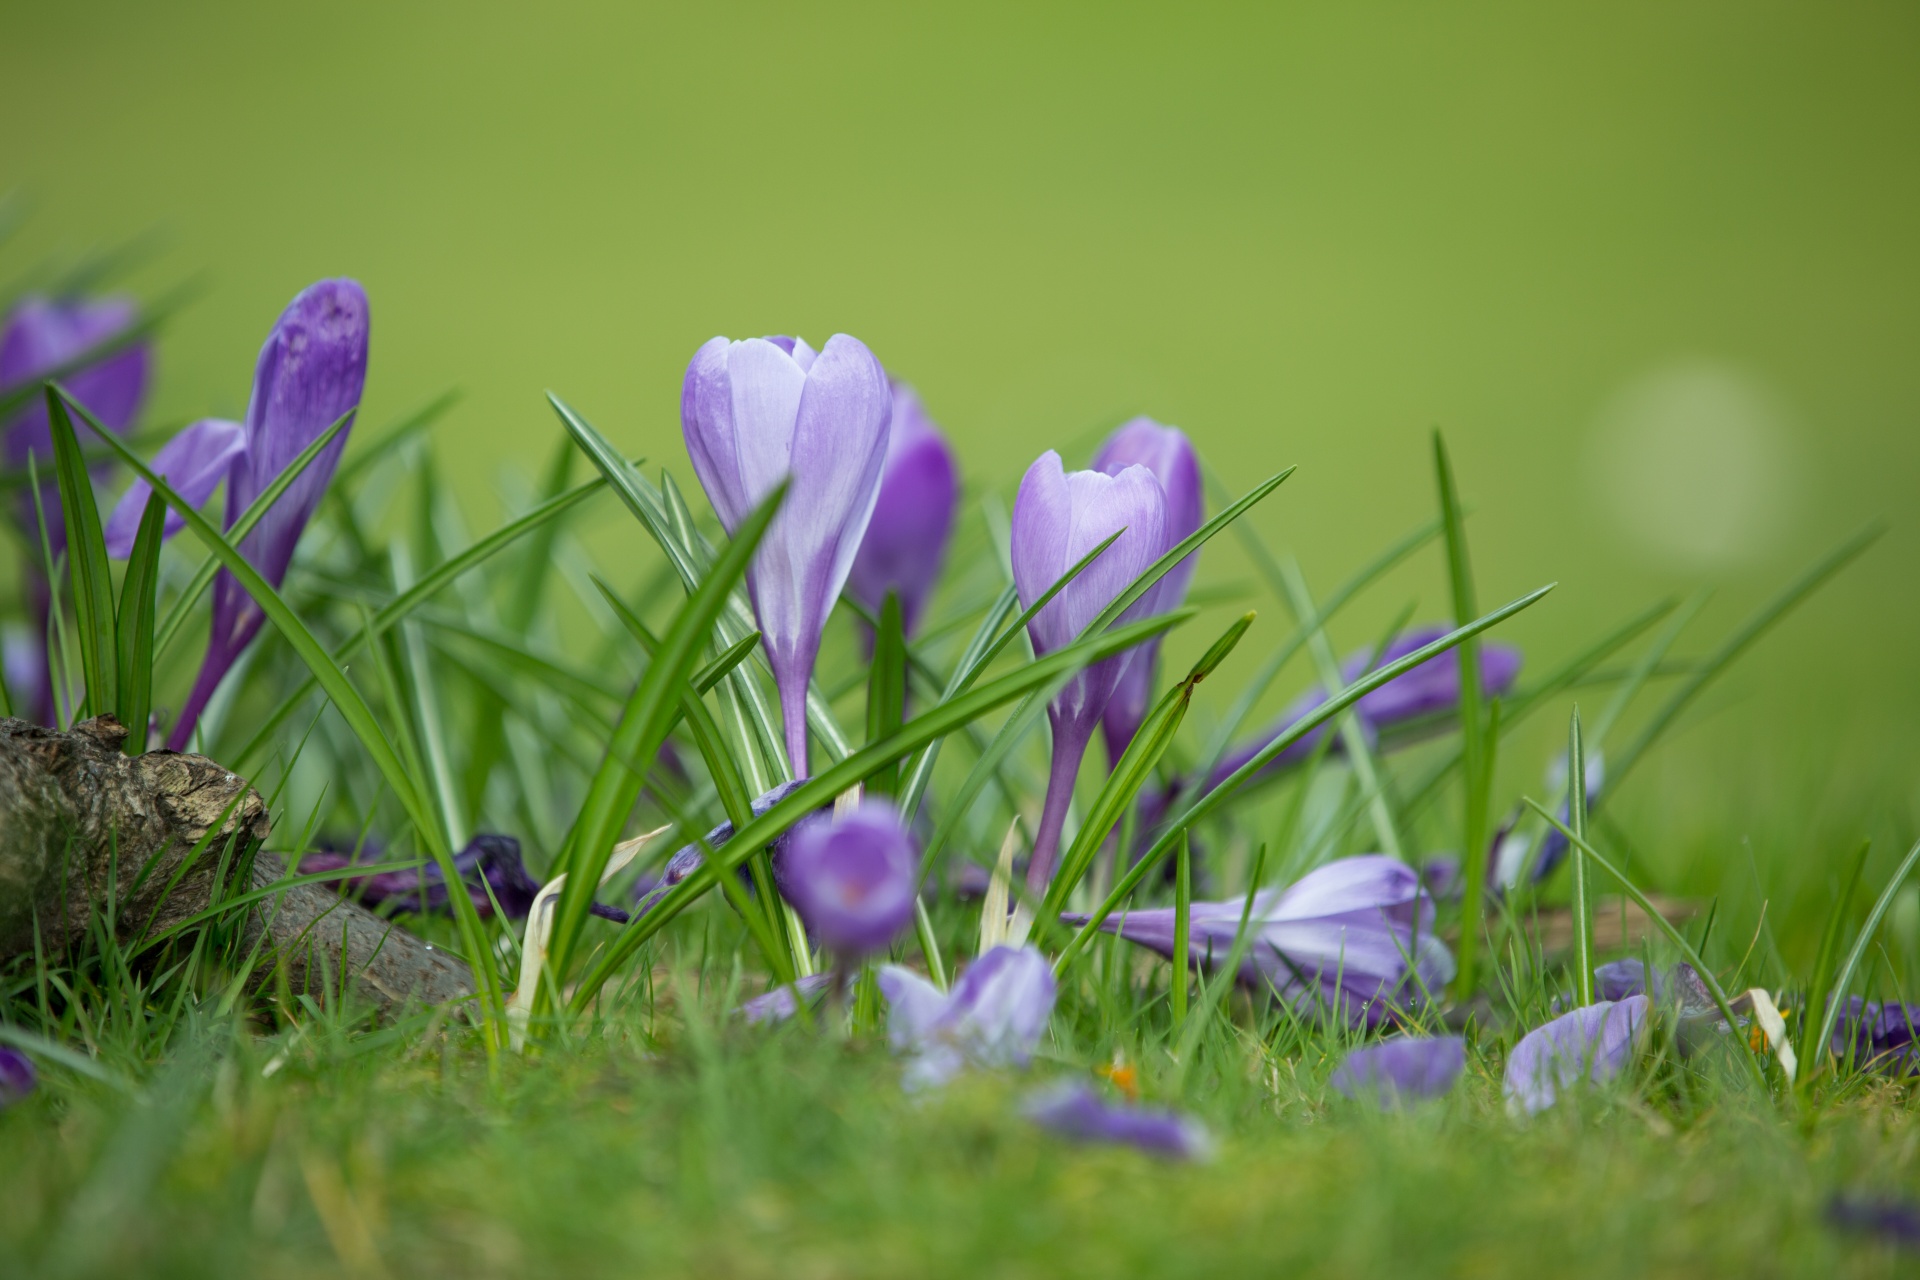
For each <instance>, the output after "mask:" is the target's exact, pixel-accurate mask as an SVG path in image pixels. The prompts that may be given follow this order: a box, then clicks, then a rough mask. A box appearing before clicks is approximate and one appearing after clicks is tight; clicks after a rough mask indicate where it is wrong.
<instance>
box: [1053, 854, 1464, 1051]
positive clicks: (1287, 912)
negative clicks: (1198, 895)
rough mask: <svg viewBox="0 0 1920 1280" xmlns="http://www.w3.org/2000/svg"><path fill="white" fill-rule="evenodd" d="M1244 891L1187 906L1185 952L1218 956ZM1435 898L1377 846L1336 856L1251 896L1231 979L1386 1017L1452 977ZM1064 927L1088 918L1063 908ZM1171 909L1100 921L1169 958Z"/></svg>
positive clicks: (1225, 952) (1338, 1009)
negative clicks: (1436, 923)
mask: <svg viewBox="0 0 1920 1280" xmlns="http://www.w3.org/2000/svg"><path fill="white" fill-rule="evenodd" d="M1245 908H1246V902H1245V900H1244V899H1239V898H1234V899H1229V900H1227V901H1224V902H1195V903H1192V904H1191V906H1190V909H1189V910H1190V915H1189V920H1190V929H1189V934H1188V941H1187V960H1188V962H1189V963H1191V964H1194V965H1197V966H1199V967H1201V968H1205V969H1212V968H1217V967H1218V966H1220V965H1222V964H1225V963H1226V961H1227V958H1228V956H1229V955H1230V954H1231V952H1232V950H1233V941H1234V935H1235V934H1236V933H1237V932H1238V931H1239V928H1240V917H1241V913H1242V912H1243V911H1244V910H1245ZM1433 918H1434V906H1433V899H1432V898H1431V897H1430V896H1429V895H1428V894H1427V892H1426V891H1425V889H1424V888H1423V887H1422V886H1421V883H1420V877H1419V875H1418V874H1417V873H1415V872H1414V870H1413V868H1411V867H1409V866H1407V865H1406V864H1405V863H1403V862H1400V861H1398V860H1397V859H1394V858H1389V857H1387V856H1385V855H1384V854H1366V855H1363V856H1361V857H1355V858H1341V859H1339V860H1338V861H1335V862H1330V863H1328V864H1327V865H1326V866H1324V867H1321V868H1319V869H1318V870H1315V871H1312V872H1309V873H1308V874H1307V875H1305V876H1303V877H1302V878H1301V879H1300V880H1299V881H1298V882H1296V883H1295V884H1293V885H1291V886H1289V887H1288V888H1285V889H1264V890H1262V891H1260V892H1259V893H1257V894H1255V895H1254V899H1253V913H1252V915H1251V917H1250V918H1249V919H1248V922H1247V928H1248V929H1249V931H1250V932H1251V935H1252V936H1251V939H1250V941H1249V943H1248V945H1247V948H1246V953H1245V957H1244V958H1243V959H1242V961H1241V963H1240V971H1239V974H1238V977H1239V980H1240V981H1241V982H1242V983H1244V984H1246V985H1248V986H1250V987H1255V988H1259V987H1270V988H1271V989H1272V990H1273V991H1274V992H1276V993H1277V994H1278V995H1279V996H1280V997H1281V998H1282V999H1285V1000H1288V1001H1292V1002H1295V1003H1297V1004H1300V1005H1303V1006H1305V1007H1307V1008H1309V1009H1311V1008H1316V1007H1317V1008H1322V1009H1325V1010H1327V1011H1329V1012H1331V1013H1332V1014H1334V1015H1335V1016H1337V1017H1340V1018H1342V1019H1345V1020H1346V1021H1348V1022H1353V1023H1367V1024H1372V1025H1378V1024H1380V1023H1382V1022H1386V1021H1389V1020H1391V1018H1392V1016H1393V1010H1394V1006H1395V1005H1397V1004H1407V1003H1411V1002H1414V1001H1417V1000H1419V999H1421V998H1422V995H1423V993H1424V992H1431V991H1435V990H1438V989H1439V988H1440V987H1442V986H1444V985H1445V984H1446V983H1447V982H1448V980H1450V979H1451V978H1452V977H1453V957H1452V956H1451V955H1450V954H1449V953H1448V951H1447V949H1446V946H1445V945H1444V944H1443V943H1441V942H1440V940H1439V939H1438V938H1436V937H1434V934H1433ZM1061 920H1062V921H1063V922H1065V923H1066V924H1069V925H1081V924H1085V923H1086V921H1087V917H1086V916H1080V915H1064V916H1062V917H1061ZM1174 923H1175V914H1174V908H1172V907H1160V908H1155V909H1153V910H1148V911H1130V912H1128V913H1127V914H1126V915H1124V916H1109V917H1107V918H1106V919H1105V920H1103V921H1101V923H1100V927H1101V929H1102V930H1103V931H1105V932H1107V933H1117V934H1119V935H1120V936H1121V937H1122V938H1125V939H1126V940H1127V941H1129V942H1132V943H1136V944H1137V945H1139V946H1143V947H1146V948H1147V949H1148V950H1151V951H1157V952H1159V953H1160V954H1161V955H1163V956H1167V957H1169V958H1172V957H1173V954H1174V952H1173V942H1174Z"/></svg>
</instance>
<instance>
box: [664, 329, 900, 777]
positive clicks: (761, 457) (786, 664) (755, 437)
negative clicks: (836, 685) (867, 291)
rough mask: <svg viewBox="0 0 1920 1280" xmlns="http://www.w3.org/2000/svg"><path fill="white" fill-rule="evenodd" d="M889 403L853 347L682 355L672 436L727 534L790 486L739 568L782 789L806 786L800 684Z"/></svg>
mask: <svg viewBox="0 0 1920 1280" xmlns="http://www.w3.org/2000/svg"><path fill="white" fill-rule="evenodd" d="M891 406H892V394H891V392H890V391H889V389H888V385H887V375H886V372H885V371H884V370H883V369H881V367H880V362H879V361H878V360H876V359H874V356H873V353H872V352H871V351H869V350H867V348H866V345H865V344H864V343H862V342H861V341H860V340H859V339H857V338H850V337H848V336H847V335H846V334H844V333H838V334H835V335H834V336H833V337H832V338H829V339H828V340H827V345H826V346H824V347H822V348H821V349H820V350H819V351H818V352H815V351H814V349H813V348H812V347H809V346H808V345H807V344H806V343H805V342H802V341H800V340H799V339H797V338H749V339H747V340H746V341H744V342H730V341H728V340H727V339H726V338H715V339H713V340H712V341H710V342H708V343H707V344H706V345H705V346H703V347H701V348H700V350H699V351H697V352H695V353H694V356H693V361H692V363H690V364H689V365H688V366H687V378H686V383H685V385H684V387H683V388H682V390H681V393H680V425H681V428H682V430H683V432H684V433H685V436H686V442H687V453H688V455H689V456H690V457H691V458H692V459H693V469H694V473H695V474H696V475H698V476H699V477H700V484H701V486H702V487H703V488H704V489H705V490H706V491H707V500H708V501H709V502H711V503H712V504H713V509H714V512H715V514H717V515H718V516H719V517H720V523H721V524H723V525H725V526H726V529H727V532H728V533H732V532H733V531H734V530H735V529H736V528H738V527H739V525H740V522H741V521H742V520H744V519H745V518H746V517H747V514H748V513H749V512H751V511H752V510H753V509H754V507H755V506H757V505H758V504H759V503H760V502H761V500H762V499H764V498H765V497H766V496H767V494H769V493H771V492H772V491H773V488H774V486H775V485H777V484H778V483H779V482H780V481H781V480H782V479H784V478H789V477H790V478H791V482H792V483H791V486H790V487H789V489H788V490H787V497H786V501H785V502H784V504H783V505H782V506H781V509H780V512H779V514H778V515H776V516H775V517H774V519H773V523H772V525H771V526H770V527H769V528H768V530H767V532H766V535H765V537H764V538H763V539H762V540H761V543H760V549H759V551H758V552H757V553H756V554H755V556H754V558H753V563H752V564H751V565H749V566H748V568H747V592H748V594H749V595H750V596H751V597H752V599H753V611H754V614H755V616H756V617H757V618H758V619H759V623H760V632H761V637H762V638H761V642H760V643H761V645H762V646H763V647H764V648H765V649H766V652H767V661H768V662H769V664H771V665H772V667H773V678H774V683H775V684H776V685H777V686H778V687H779V691H780V712H781V716H782V718H783V720H784V722H785V727H786V736H787V754H788V756H789V757H790V758H791V760H792V765H793V774H794V776H795V777H805V776H806V773H807V714H806V713H807V682H808V681H809V680H811V679H812V678H813V664H814V659H815V658H816V657H817V656H818V655H819V652H820V633H821V630H822V629H823V628H824V627H825V626H826V622H827V615H828V614H829V613H830V612H832V610H833V602H834V601H835V600H837V599H838V598H839V596H840V591H841V589H842V588H843V587H845V586H846V583H847V575H848V574H849V573H851V572H852V570H853V559H854V555H855V553H856V552H858V551H859V549H860V540H861V538H862V537H863V536H864V535H865V533H866V531H867V522H868V520H869V519H870V518H871V517H872V515H873V507H874V502H875V500H876V499H877V498H878V497H879V492H880V470H881V466H882V464H883V463H884V462H885V460H886V455H887V436H888V422H889V418H890V415H891Z"/></svg>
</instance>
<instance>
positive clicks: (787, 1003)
mask: <svg viewBox="0 0 1920 1280" xmlns="http://www.w3.org/2000/svg"><path fill="white" fill-rule="evenodd" d="M832 985H833V975H832V974H831V973H810V974H808V975H807V976H806V977H804V978H798V979H795V980H794V981H792V982H788V983H782V984H781V985H780V986H777V987H775V988H774V989H773V990H771V991H769V992H767V993H766V994H765V995H759V996H755V997H754V998H753V999H751V1000H749V1001H747V1002H746V1003H745V1004H743V1005H741V1006H740V1007H739V1008H738V1009H735V1010H734V1012H735V1013H737V1014H739V1015H740V1016H741V1017H743V1018H745V1019H746V1020H747V1022H748V1024H749V1025H751V1026H756V1027H760V1026H768V1025H771V1024H772V1023H776V1022H785V1021H786V1020H787V1019H789V1018H791V1017H792V1016H793V1015H794V1014H796V1013H798V1012H800V1004H799V1000H805V1001H806V1002H807V1007H808V1008H812V1007H813V1006H814V1005H816V1004H818V1003H819V1002H820V998H821V997H822V996H824V995H825V994H826V993H827V988H828V987H830V986H832ZM796 991H797V992H798V993H799V999H798V1000H796V999H795V996H794V993H795V992H796Z"/></svg>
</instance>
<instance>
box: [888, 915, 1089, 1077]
mask: <svg viewBox="0 0 1920 1280" xmlns="http://www.w3.org/2000/svg"><path fill="white" fill-rule="evenodd" d="M880 991H881V994H883V995H885V996H886V998H887V1010H888V1012H887V1039H888V1040H889V1041H890V1042H891V1043H892V1045H893V1048H894V1051H895V1052H896V1053H903V1054H907V1055H909V1056H910V1057H911V1059H912V1061H911V1062H910V1063H909V1065H908V1067H907V1073H906V1079H905V1083H906V1086H907V1088H909V1089H923V1088H926V1087H928V1086H931V1085H939V1084H944V1083H946V1082H947V1081H948V1080H951V1079H952V1078H953V1077H954V1076H956V1075H958V1074H959V1073H960V1072H961V1071H962V1070H963V1069H964V1068H966V1067H968V1066H974V1067H989V1068H991V1067H1024V1066H1026V1065H1027V1062H1028V1060H1029V1059H1031V1058H1032V1057H1033V1050H1034V1047H1035V1046H1036V1045H1038V1044H1039V1043H1040V1036H1041V1034H1042V1033H1044V1032H1045V1031H1046V1029H1047V1020H1048V1019H1049V1018H1051V1017H1052V1016H1053V1002H1054V1000H1055V998H1056V997H1057V996H1058V994H1059V989H1058V987H1057V986H1056V985H1055V983H1054V979H1053V966H1052V965H1051V964H1049V963H1048V962H1047V958H1046V957H1045V956H1044V955H1041V954H1040V952H1039V951H1037V950H1035V949H1034V948H1033V947H995V948H993V949H992V950H990V951H988V952H987V953H986V954H985V955H982V956H981V957H980V958H979V959H977V960H975V961H974V962H973V963H972V964H971V965H968V966H967V969H966V972H964V973H962V974H961V975H960V980H959V981H958V982H956V983H954V984H953V990H951V991H945V992H943V991H941V990H940V989H939V988H938V987H936V986H934V985H933V984H932V983H931V982H928V981H927V980H926V979H925V978H923V977H921V976H920V975H919V974H917V973H915V972H913V970H911V969H903V968H901V967H900V966H899V965H891V964H890V965H887V966H886V967H884V968H883V969H881V970H880Z"/></svg>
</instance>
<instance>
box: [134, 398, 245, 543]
mask: <svg viewBox="0 0 1920 1280" xmlns="http://www.w3.org/2000/svg"><path fill="white" fill-rule="evenodd" d="M246 451H247V429H246V428H245V427H243V426H241V425H240V424H239V423H237V422H227V421H225V420H223V419H220V418H202V419H201V420H200V421H198V422H196V423H194V424H193V425H191V426H189V427H184V428H182V429H181V430H180V431H179V432H178V433H177V434H175V436H174V437H173V439H171V440H169V441H167V442H166V443H165V444H163V445H161V446H160V452H158V453H156V454H154V455H153V461H152V463H150V464H149V465H150V466H151V467H152V469H153V471H154V473H155V474H157V475H158V476H159V477H160V478H161V479H162V480H165V481H166V482H167V485H168V487H169V488H171V489H172V490H173V491H174V492H175V493H177V494H179V495H180V496H181V497H183V498H185V499H186V500H187V501H188V502H190V503H192V504H193V505H194V506H196V507H199V506H204V505H206V501H207V499H208V498H211V497H212V496H213V491H214V490H215V489H217V488H219V487H220V482H221V481H222V480H225V479H226V478H227V474H228V473H229V472H230V471H231V470H232V469H233V465H234V462H235V461H236V460H237V459H238V458H239V457H240V456H241V455H242V454H244V453H245V452H246ZM152 493H153V486H151V485H149V484H148V483H147V482H146V481H145V480H135V481H134V482H133V483H132V484H130V485H128V486H127V491H126V492H125V493H123V494H121V495H120V501H119V502H118V503H117V504H116V505H115V506H114V508H113V514H112V515H110V516H108V517H107V526H106V535H107V554H108V555H110V556H112V557H114V558H115V559H116V560H125V559H126V558H127V557H128V556H130V555H132V554H133V540H134V538H135V537H136V536H137V535H138V534H139V532H140V517H141V516H142V515H144V514H145V513H146V509H147V498H148V497H149V496H151V495H152ZM186 527H187V518H186V517H185V516H183V515H181V514H180V513H179V512H178V511H175V510H173V509H172V508H171V507H169V508H168V509H167V519H166V525H165V527H164V531H163V532H162V534H161V536H162V537H163V538H171V537H172V536H173V535H174V534H176V533H178V532H180V531H181V530H182V529H184V528H186Z"/></svg>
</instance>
